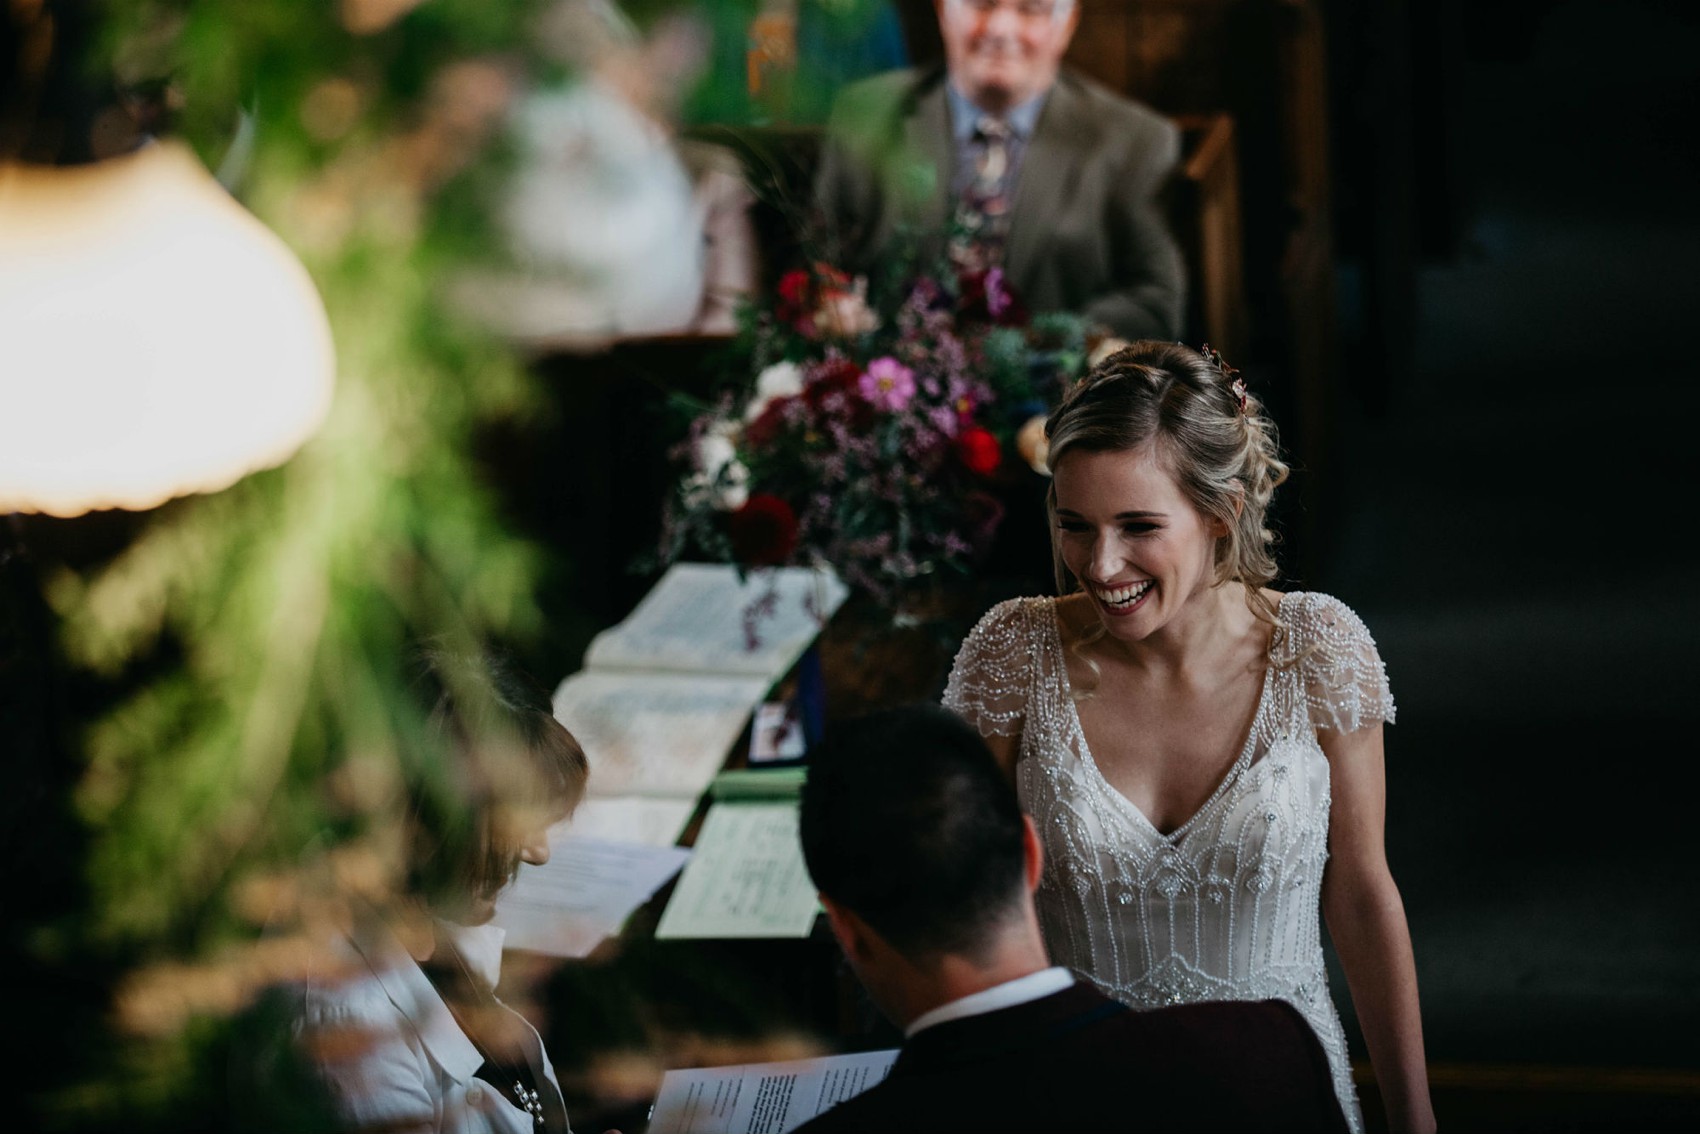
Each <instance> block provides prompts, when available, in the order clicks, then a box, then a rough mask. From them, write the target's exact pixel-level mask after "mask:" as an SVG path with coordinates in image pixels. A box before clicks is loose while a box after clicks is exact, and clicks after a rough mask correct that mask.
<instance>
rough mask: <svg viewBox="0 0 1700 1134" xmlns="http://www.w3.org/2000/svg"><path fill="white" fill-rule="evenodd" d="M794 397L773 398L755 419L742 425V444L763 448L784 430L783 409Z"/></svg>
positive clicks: (753, 447)
mask: <svg viewBox="0 0 1700 1134" xmlns="http://www.w3.org/2000/svg"><path fill="white" fill-rule="evenodd" d="M796 400H797V399H796V398H774V399H773V400H772V401H770V402H768V403H767V406H766V408H764V409H763V410H762V411H761V413H759V414H757V415H756V419H755V420H754V421H752V422H750V423H749V424H748V425H746V426H745V427H744V444H746V445H748V446H749V447H750V448H752V449H765V448H767V447H768V446H769V445H771V444H773V442H774V440H775V439H777V438H778V436H779V435H780V434H781V433H783V432H784V431H785V410H786V407H788V406H789V405H790V404H791V403H792V402H794V401H796Z"/></svg>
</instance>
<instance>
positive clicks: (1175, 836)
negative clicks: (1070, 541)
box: [1051, 594, 1287, 846]
mask: <svg viewBox="0 0 1700 1134" xmlns="http://www.w3.org/2000/svg"><path fill="white" fill-rule="evenodd" d="M1286 600H1287V596H1286V595H1285V594H1283V595H1282V596H1281V600H1280V602H1279V603H1277V604H1276V613H1277V616H1278V615H1279V612H1280V608H1281V606H1282V605H1284V604H1285V603H1286ZM1061 603H1062V599H1061V598H1056V599H1052V600H1051V644H1052V645H1053V646H1054V647H1055V648H1056V651H1057V672H1058V673H1060V674H1061V675H1062V688H1061V693H1062V699H1063V701H1064V702H1065V703H1066V704H1067V705H1068V714H1069V718H1070V719H1071V720H1072V721H1073V722H1074V732H1075V735H1076V736H1078V737H1080V762H1081V763H1083V764H1085V765H1086V767H1087V768H1088V769H1089V770H1090V771H1091V773H1092V775H1094V776H1096V777H1097V779H1098V782H1099V784H1101V785H1102V786H1103V788H1104V790H1105V791H1106V792H1108V793H1109V795H1110V797H1111V798H1112V799H1114V800H1115V801H1116V803H1117V804H1118V805H1119V806H1120V807H1121V808H1122V810H1123V811H1126V812H1128V813H1129V814H1130V815H1132V816H1133V817H1134V819H1136V820H1137V821H1138V822H1139V823H1140V824H1142V825H1143V826H1144V827H1145V829H1146V830H1147V831H1149V832H1151V834H1153V835H1155V836H1156V837H1157V838H1158V839H1159V840H1161V841H1162V842H1165V843H1168V844H1169V845H1171V846H1173V845H1174V844H1176V843H1178V842H1180V841H1181V839H1183V838H1185V837H1186V833H1187V831H1189V830H1191V828H1192V825H1193V824H1194V823H1196V822H1198V820H1199V818H1200V817H1201V816H1202V815H1203V814H1204V813H1205V812H1206V811H1209V810H1210V808H1211V806H1212V805H1214V804H1215V802H1216V801H1217V800H1218V799H1220V798H1221V797H1222V795H1223V794H1224V793H1226V792H1227V790H1228V787H1229V785H1231V784H1232V783H1233V782H1234V781H1235V780H1237V779H1239V778H1240V774H1241V773H1242V772H1244V771H1245V769H1246V768H1247V767H1248V766H1249V765H1250V764H1251V752H1252V749H1253V747H1254V746H1255V745H1256V743H1257V726H1258V723H1259V722H1261V721H1262V720H1263V714H1264V709H1265V703H1266V702H1267V701H1268V700H1269V691H1270V671H1271V670H1273V669H1274V668H1275V666H1274V662H1273V659H1274V657H1275V639H1276V637H1277V636H1278V635H1279V634H1280V632H1281V630H1280V626H1279V625H1277V626H1276V627H1275V629H1273V630H1271V631H1270V632H1269V647H1268V649H1267V650H1265V651H1264V659H1263V682H1262V684H1261V685H1260V686H1259V687H1258V691H1257V704H1256V706H1255V707H1254V708H1253V710H1252V714H1251V723H1250V724H1249V725H1247V726H1246V734H1245V741H1244V742H1243V743H1242V744H1241V745H1240V752H1239V755H1238V756H1236V757H1235V758H1234V762H1233V764H1232V765H1230V766H1229V768H1228V770H1227V771H1226V772H1224V773H1223V774H1222V779H1221V780H1220V781H1219V782H1218V783H1217V784H1216V788H1215V790H1214V791H1212V792H1211V793H1210V795H1209V796H1208V797H1206V798H1205V800H1204V802H1203V803H1201V804H1199V805H1198V807H1197V809H1196V810H1195V811H1193V813H1192V814H1191V815H1189V816H1187V819H1186V822H1184V823H1182V824H1180V825H1179V826H1178V827H1176V828H1175V829H1174V830H1172V831H1168V832H1164V831H1161V830H1159V829H1158V827H1157V824H1155V823H1153V822H1152V821H1151V818H1150V817H1149V816H1148V815H1146V814H1145V812H1144V811H1142V810H1140V808H1139V805H1138V804H1137V803H1135V802H1133V800H1131V799H1129V798H1128V797H1127V796H1126V795H1125V794H1124V793H1123V792H1122V790H1121V789H1120V788H1118V787H1117V786H1116V785H1115V784H1112V783H1111V782H1110V779H1109V777H1108V776H1106V775H1104V770H1103V769H1102V768H1100V767H1098V761H1097V759H1096V758H1095V757H1094V756H1093V755H1092V744H1091V742H1090V741H1088V740H1087V739H1086V726H1085V724H1083V723H1082V722H1081V720H1080V706H1079V704H1078V703H1077V702H1076V701H1075V699H1074V683H1073V682H1072V681H1070V680H1069V676H1068V652H1067V650H1066V649H1065V648H1064V646H1063V640H1062V615H1061V613H1060V612H1059V609H1058V608H1059V607H1060V605H1061Z"/></svg>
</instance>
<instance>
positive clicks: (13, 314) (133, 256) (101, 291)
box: [0, 142, 335, 516]
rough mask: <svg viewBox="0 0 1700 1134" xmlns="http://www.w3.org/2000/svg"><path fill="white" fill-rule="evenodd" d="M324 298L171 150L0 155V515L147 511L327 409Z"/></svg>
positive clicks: (285, 447) (255, 461)
mask: <svg viewBox="0 0 1700 1134" xmlns="http://www.w3.org/2000/svg"><path fill="white" fill-rule="evenodd" d="M334 369H335V366H334V358H333V353H332V346H331V335H330V325H329V322H328V321H327V320H326V318H325V309H324V304H323V303H322V302H321V301H320V299H319V295H318V293H317V292H316V291H315V290H314V288H313V284H312V281H311V279H310V278H309V277H308V275H307V271H306V269H305V268H304V267H302V265H301V263H300V261H298V260H297V259H296V258H295V257H294V256H293V255H292V254H291V253H290V251H289V249H288V248H287V247H285V245H284V244H283V242H282V241H281V240H279V239H278V238H277V237H276V236H275V235H273V234H272V232H271V231H270V230H268V229H267V228H266V227H265V226H264V225H263V224H261V223H260V222H259V221H258V220H256V219H255V218H254V217H253V215H251V214H250V213H248V212H247V211H246V210H244V209H243V208H242V207H241V206H240V205H238V204H237V203H236V202H235V201H234V200H232V199H231V197H230V196H229V194H227V193H226V192H225V191H224V190H223V189H222V188H221V187H220V186H219V184H218V183H217V182H216V181H214V180H213V179H212V177H211V176H210V175H208V173H207V172H206V170H205V168H204V167H203V166H202V165H201V164H200V162H199V161H198V160H197V159H196V158H195V156H194V155H193V154H192V153H191V152H190V151H189V150H188V149H187V148H185V147H183V146H181V145H179V144H177V143H170V142H156V143H153V144H150V145H148V146H146V147H144V148H143V149H141V150H138V151H137V152H135V153H133V154H130V155H127V156H125V157H121V158H114V159H110V160H107V161H103V162H99V163H96V164H94V165H86V166H75V167H43V166H24V165H7V164H0V513H5V512H47V513H51V514H53V515H59V516H74V515H78V514H80V513H82V512H86V511H89V510H91V509H95V508H114V507H117V508H135V509H140V508H151V507H154V506H155V505H157V504H160V503H162V502H163V501H165V500H166V499H168V498H170V497H172V496H178V495H182V494H184V493H190V492H208V491H214V490H217V489H220V488H223V487H225V486H227V485H229V484H230V483H232V482H233V481H235V480H237V479H238V478H239V477H241V476H243V475H245V474H247V473H249V472H252V471H254V470H256V469H260V468H266V467H269V466H271V465H275V464H279V463H281V462H282V461H284V460H285V459H287V458H288V457H289V455H290V454H291V453H293V452H294V451H295V450H296V449H297V448H298V447H299V446H300V445H301V443H302V442H303V441H305V440H306V439H307V438H308V437H309V436H310V435H311V434H312V433H313V431H314V430H315V429H317V428H318V426H319V423H320V422H321V421H323V420H324V416H325V413H326V411H327V410H328V409H329V406H330V397H331V386H332V378H333V374H334Z"/></svg>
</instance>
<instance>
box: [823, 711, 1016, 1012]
mask: <svg viewBox="0 0 1700 1134" xmlns="http://www.w3.org/2000/svg"><path fill="white" fill-rule="evenodd" d="M800 822H801V834H802V843H803V856H804V858H805V860H806V861H807V863H808V868H809V876H810V877H811V878H813V879H814V883H815V887H816V888H817V889H818V890H819V891H820V893H821V897H822V900H823V902H824V903H825V904H826V907H827V912H828V914H829V915H830V916H831V920H832V924H833V929H834V931H835V932H837V934H838V936H839V939H840V941H841V942H843V943H844V945H845V951H846V953H847V955H849V957H850V960H851V962H852V963H853V964H855V965H856V968H857V972H858V974H859V975H861V976H862V978H863V981H864V983H866V984H867V985H868V986H869V991H870V992H872V993H874V996H875V999H876V1000H879V999H881V996H880V989H879V988H878V987H877V985H878V984H879V983H880V982H881V979H882V978H881V974H878V973H870V972H868V971H866V970H867V962H868V961H869V958H868V957H867V956H865V955H864V956H858V951H859V950H858V949H857V948H856V944H857V942H855V941H852V940H847V939H846V938H847V934H848V935H850V936H852V937H853V936H855V934H857V933H858V932H862V931H864V930H871V934H864V935H865V936H868V937H869V938H870V939H871V940H873V941H874V942H875V943H876V944H877V945H878V946H879V947H880V948H882V949H886V948H888V949H889V950H890V951H891V952H892V953H894V954H896V955H897V956H898V957H901V958H904V959H906V960H907V961H908V962H909V963H911V964H914V965H922V966H925V965H927V964H930V963H933V962H935V961H936V960H937V959H938V958H940V957H943V956H960V957H964V958H968V959H970V960H974V959H978V958H982V957H984V956H986V955H989V953H991V952H995V951H996V949H997V948H998V947H999V943H1000V939H1001V938H1002V937H1003V936H1004V935H1005V934H1007V933H1010V932H1019V931H1020V927H1022V926H1024V925H1027V924H1030V921H1031V917H1032V912H1031V911H1032V896H1031V887H1032V885H1033V883H1034V882H1035V881H1036V879H1037V869H1038V861H1037V855H1038V847H1037V841H1036V839H1035V838H1034V836H1033V834H1032V830H1031V827H1030V825H1029V824H1028V823H1027V821H1026V819H1025V817H1024V816H1023V815H1022V813H1021V807H1020V804H1019V803H1018V802H1017V800H1016V795H1015V789H1014V787H1013V786H1011V784H1010V783H1009V781H1008V780H1007V779H1005V777H1004V774H1003V772H1002V771H1001V770H1000V769H999V768H998V766H997V763H996V762H995V761H994V760H993V758H992V755H991V753H990V751H988V750H987V748H986V745H985V742H984V741H983V740H981V739H980V736H979V734H978V733H976V732H975V731H974V729H973V728H971V727H970V726H969V725H967V724H966V723H964V722H963V721H962V720H961V719H960V718H958V717H956V716H954V715H953V714H951V713H949V712H946V711H945V710H944V709H941V708H938V707H937V706H932V705H917V706H912V707H906V708H901V709H891V710H887V711H885V712H880V713H876V714H873V715H871V716H866V717H862V718H861V719H859V720H854V721H850V722H848V723H845V724H843V725H840V726H836V727H835V729H834V730H833V731H832V732H831V733H830V735H829V737H828V739H827V741H826V742H825V743H824V744H822V745H820V746H819V747H818V748H817V749H816V750H815V751H814V752H813V753H812V754H811V755H810V759H809V778H808V782H807V785H806V786H805V787H804V789H803V800H802V813H801V820H800ZM888 1010H889V1008H888Z"/></svg>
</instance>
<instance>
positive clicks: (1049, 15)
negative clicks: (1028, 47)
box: [951, 0, 1074, 21]
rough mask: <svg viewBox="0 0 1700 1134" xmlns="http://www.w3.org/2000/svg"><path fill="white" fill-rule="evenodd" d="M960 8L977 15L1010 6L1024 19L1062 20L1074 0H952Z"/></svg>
mask: <svg viewBox="0 0 1700 1134" xmlns="http://www.w3.org/2000/svg"><path fill="white" fill-rule="evenodd" d="M951 3H953V4H955V5H956V6H957V7H958V8H963V9H966V10H967V11H970V12H972V13H974V14H975V15H976V16H989V15H991V14H992V13H993V12H996V11H997V10H998V9H999V8H1008V9H1010V10H1011V11H1013V12H1014V13H1015V14H1016V15H1017V16H1020V17H1021V18H1022V19H1023V20H1035V21H1037V20H1060V19H1062V17H1064V16H1066V15H1067V14H1068V12H1069V9H1070V8H1073V7H1074V0H951Z"/></svg>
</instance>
